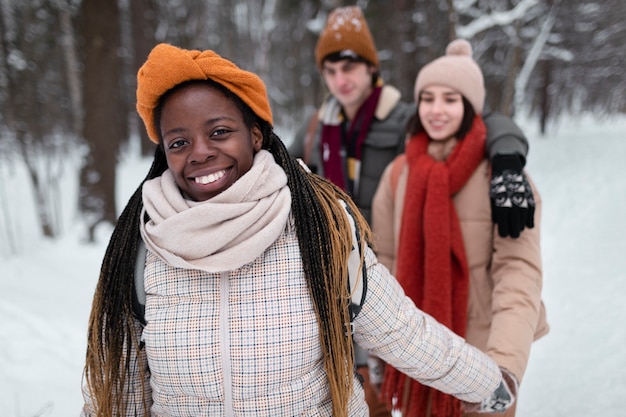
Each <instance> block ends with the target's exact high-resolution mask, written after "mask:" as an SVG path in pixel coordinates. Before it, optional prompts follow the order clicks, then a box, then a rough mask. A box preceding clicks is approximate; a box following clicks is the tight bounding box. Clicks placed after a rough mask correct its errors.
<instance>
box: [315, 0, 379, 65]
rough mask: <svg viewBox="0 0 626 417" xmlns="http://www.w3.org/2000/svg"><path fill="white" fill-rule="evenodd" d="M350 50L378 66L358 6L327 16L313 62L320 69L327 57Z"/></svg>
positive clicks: (370, 37) (345, 8) (369, 35)
mask: <svg viewBox="0 0 626 417" xmlns="http://www.w3.org/2000/svg"><path fill="white" fill-rule="evenodd" d="M346 50H351V51H354V53H356V54H357V55H358V56H360V57H361V58H363V59H365V60H366V61H368V62H370V63H371V64H373V65H375V66H378V53H377V52H376V45H375V44H374V38H373V37H372V34H371V33H370V30H369V27H368V26H367V22H366V21H365V17H363V11H362V10H361V8H360V7H358V6H349V7H339V8H337V9H335V10H333V11H332V13H331V14H330V16H328V21H327V22H326V27H325V28H324V30H323V31H322V33H321V34H320V37H319V39H318V40H317V45H316V46H315V62H316V63H317V66H318V67H319V68H322V62H323V61H324V58H326V57H327V56H328V55H330V54H332V53H336V52H341V51H346Z"/></svg>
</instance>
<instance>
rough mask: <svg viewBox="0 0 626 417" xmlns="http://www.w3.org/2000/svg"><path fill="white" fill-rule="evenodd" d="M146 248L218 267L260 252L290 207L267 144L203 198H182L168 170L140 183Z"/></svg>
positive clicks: (192, 264) (177, 262) (175, 262)
mask: <svg viewBox="0 0 626 417" xmlns="http://www.w3.org/2000/svg"><path fill="white" fill-rule="evenodd" d="M143 204H144V208H143V213H142V218H143V214H144V213H147V214H148V215H149V216H150V221H149V222H148V223H146V224H143V223H142V224H141V237H142V238H143V240H144V242H145V243H146V246H147V248H148V249H149V250H150V251H152V252H154V253H155V254H156V255H157V256H158V257H159V258H161V259H162V260H163V261H165V262H166V263H168V264H169V265H171V266H174V267H178V268H186V269H197V270H201V271H206V272H220V271H228V270H233V269H236V268H239V267H241V266H243V265H245V264H247V263H249V262H252V261H253V260H254V259H256V258H257V257H258V256H259V255H261V254H262V253H263V252H264V251H265V250H266V249H267V248H268V247H269V246H270V245H271V244H272V243H273V242H274V241H275V240H276V239H277V238H278V237H279V236H280V234H281V233H282V232H283V230H284V228H285V226H286V224H287V219H288V216H289V213H290V210H291V193H290V191H289V188H288V187H287V176H286V174H285V172H284V171H283V169H282V168H281V167H280V166H278V164H276V162H275V161H274V157H273V156H272V154H270V153H269V152H268V151H266V150H261V151H259V152H258V153H257V154H256V155H255V157H254V163H253V165H252V168H251V169H250V171H248V172H247V173H246V174H244V175H243V176H242V177H241V178H239V179H238V180H237V181H236V182H235V183H234V184H233V185H231V186H230V188H228V189H227V190H225V191H223V192H222V193H220V194H218V195H216V196H215V197H213V198H211V199H209V200H206V201H200V202H195V201H190V200H186V199H185V198H184V197H183V196H182V194H181V192H180V190H179V188H178V187H177V185H176V183H175V182H174V177H173V175H172V173H171V172H170V171H169V170H166V171H165V172H164V173H163V175H162V176H161V177H159V178H154V179H152V180H149V181H146V183H145V184H144V186H143Z"/></svg>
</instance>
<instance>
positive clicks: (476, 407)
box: [463, 368, 519, 414]
mask: <svg viewBox="0 0 626 417" xmlns="http://www.w3.org/2000/svg"><path fill="white" fill-rule="evenodd" d="M500 371H501V372H502V381H501V382H500V385H499V386H498V388H497V389H496V390H495V391H494V393H493V394H491V397H489V398H487V399H485V400H483V402H482V403H465V402H464V403H463V411H464V412H466V413H488V414H493V413H504V412H505V411H506V410H508V409H509V407H511V405H513V403H514V402H515V397H516V396H517V391H518V389H519V383H518V382H517V378H515V375H513V374H512V373H511V372H509V371H508V370H507V369H505V368H500Z"/></svg>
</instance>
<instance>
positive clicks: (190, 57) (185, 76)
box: [137, 43, 272, 143]
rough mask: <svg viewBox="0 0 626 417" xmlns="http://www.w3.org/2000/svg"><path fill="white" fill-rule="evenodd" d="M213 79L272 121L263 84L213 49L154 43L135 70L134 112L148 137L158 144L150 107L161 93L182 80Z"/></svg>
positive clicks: (154, 104)
mask: <svg viewBox="0 0 626 417" xmlns="http://www.w3.org/2000/svg"><path fill="white" fill-rule="evenodd" d="M209 79H210V80H213V81H215V82H217V83H219V84H221V85H223V86H224V87H226V88H227V89H228V90H229V91H231V92H232V93H234V94H235V95H237V96H238V97H239V98H240V99H241V100H243V102H244V103H246V104H247V105H248V106H250V108H251V109H252V111H254V113H255V114H256V115H257V116H259V117H260V118H261V119H263V120H265V121H266V122H269V123H270V124H272V110H271V108H270V103H269V100H268V98H267V91H266V89H265V84H264V83H263V81H262V80H261V79H260V78H259V77H258V76H257V75H256V74H253V73H251V72H248V71H244V70H242V69H240V68H239V67H237V66H236V65H235V64H233V63H232V62H230V61H228V60H227V59H224V58H222V57H221V56H219V55H218V54H216V53H215V52H213V51H210V50H207V51H195V50H185V49H181V48H178V47H175V46H172V45H169V44H165V43H161V44H158V45H157V46H155V47H154V48H153V49H152V51H151V52H150V55H148V59H147V60H146V62H145V63H144V64H143V66H142V67H141V68H139V71H138V72H137V112H138V113H139V116H141V119H142V120H143V122H144V124H145V126H146V130H147V132H148V136H149V137H150V140H151V141H152V142H154V143H159V136H160V135H159V132H158V129H157V126H155V125H154V109H155V108H156V107H157V106H158V104H159V100H160V98H161V96H162V95H163V94H165V93H166V92H167V91H168V90H170V89H172V88H173V87H175V86H177V85H178V84H181V83H183V82H185V81H191V80H209Z"/></svg>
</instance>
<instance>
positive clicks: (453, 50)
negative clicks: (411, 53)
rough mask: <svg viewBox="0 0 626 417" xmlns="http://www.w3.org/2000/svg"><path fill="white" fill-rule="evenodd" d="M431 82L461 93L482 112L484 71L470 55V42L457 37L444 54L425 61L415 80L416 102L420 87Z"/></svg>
mask: <svg viewBox="0 0 626 417" xmlns="http://www.w3.org/2000/svg"><path fill="white" fill-rule="evenodd" d="M430 85H443V86H446V87H450V88H452V89H454V90H456V91H458V92H459V93H461V94H462V95H463V96H464V97H465V98H466V99H467V100H468V101H469V102H470V103H471V104H472V107H473V108H474V111H475V112H476V114H482V111H483V106H484V104H485V83H484V81H483V73H482V71H481V70H480V68H479V67H478V65H477V64H476V61H474V59H472V45H471V44H470V43H469V42H468V41H466V40H465V39H457V40H454V41H452V42H450V44H449V45H448V47H447V48H446V55H445V56H442V57H440V58H437V59H435V60H434V61H432V62H430V63H428V64H426V65H424V67H423V68H422V69H421V70H420V72H419V73H418V74H417V79H416V80H415V102H416V103H419V95H420V93H421V92H422V90H423V89H424V88H425V87H427V86H430Z"/></svg>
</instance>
